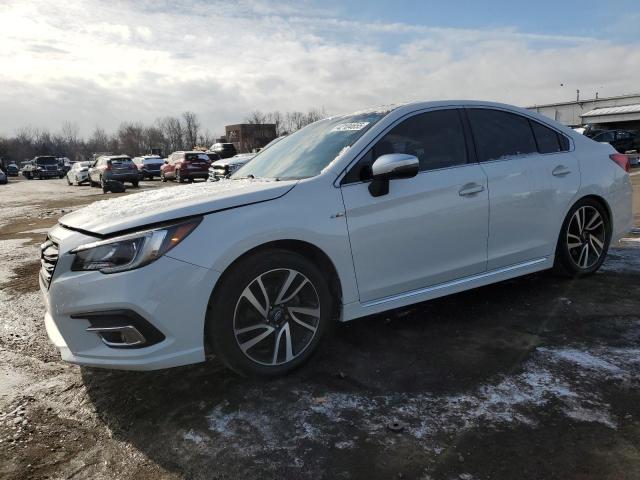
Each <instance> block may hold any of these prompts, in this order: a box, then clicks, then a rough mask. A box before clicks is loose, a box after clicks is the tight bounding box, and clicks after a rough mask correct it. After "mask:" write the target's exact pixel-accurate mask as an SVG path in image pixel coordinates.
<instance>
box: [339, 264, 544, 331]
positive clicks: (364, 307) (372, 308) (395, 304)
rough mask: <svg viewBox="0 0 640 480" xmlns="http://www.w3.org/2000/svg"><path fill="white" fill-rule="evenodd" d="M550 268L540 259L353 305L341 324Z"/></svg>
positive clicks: (346, 310) (345, 310)
mask: <svg viewBox="0 0 640 480" xmlns="http://www.w3.org/2000/svg"><path fill="white" fill-rule="evenodd" d="M552 266H553V256H550V257H541V258H536V259H533V260H529V261H527V262H522V263H517V264H515V265H509V266H508V267H502V268H499V269H496V270H491V271H489V272H484V273H480V274H477V275H471V276H469V277H464V278H459V279H457V280H452V281H450V282H445V283H440V284H438V285H432V286H430V287H426V288H420V289H418V290H412V291H409V292H403V293H399V294H397V295H392V296H390V297H384V298H380V299H376V300H371V301H369V302H365V303H360V302H353V303H349V304H346V305H344V306H343V311H342V318H341V320H342V321H347V320H353V319H355V318H360V317H364V316H366V315H372V314H375V313H380V312H384V311H385V310H393V309H394V308H400V307H405V306H407V305H411V304H414V303H419V302H424V301H426V300H431V299H434V298H438V297H443V296H445V295H450V294H453V293H458V292H462V291H464V290H470V289H472V288H476V287H481V286H484V285H489V284H491V283H496V282H501V281H503V280H508V279H510V278H514V277H519V276H522V275H527V274H529V273H534V272H539V271H541V270H546V269H548V268H551V267H552Z"/></svg>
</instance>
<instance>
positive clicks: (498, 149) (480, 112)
mask: <svg viewBox="0 0 640 480" xmlns="http://www.w3.org/2000/svg"><path fill="white" fill-rule="evenodd" d="M468 114H469V121H470V122H471V130H472V131H473V138H474V140H475V142H476V149H477V152H478V160H479V161H481V162H487V161H490V160H499V159H502V158H506V157H511V156H516V155H526V154H528V153H534V152H536V151H537V148H536V142H535V140H534V138H533V131H532V130H531V127H530V126H529V120H527V119H526V118H525V117H521V116H520V115H516V114H514V113H509V112H503V111H500V110H491V109H485V108H470V109H468Z"/></svg>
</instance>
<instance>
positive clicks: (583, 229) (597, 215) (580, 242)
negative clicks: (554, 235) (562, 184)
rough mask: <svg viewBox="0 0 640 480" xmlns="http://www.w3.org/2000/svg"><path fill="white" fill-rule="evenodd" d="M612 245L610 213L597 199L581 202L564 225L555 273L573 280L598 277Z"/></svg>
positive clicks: (558, 247) (573, 209)
mask: <svg viewBox="0 0 640 480" xmlns="http://www.w3.org/2000/svg"><path fill="white" fill-rule="evenodd" d="M610 241H611V224H610V221H609V215H608V212H607V211H606V210H605V208H604V207H603V206H602V204H601V203H600V202H598V201H596V200H594V199H591V198H586V199H583V200H580V201H579V202H578V203H576V204H575V205H574V206H573V207H572V208H571V210H570V211H569V213H568V214H567V217H566V218H565V221H564V223H563V224H562V229H561V230H560V238H559V239H558V245H557V247H556V259H555V264H554V270H555V271H556V272H558V273H560V274H562V275H565V276H569V277H583V276H586V275H591V274H592V273H595V272H596V271H597V270H598V269H599V268H600V266H601V265H602V262H604V259H605V257H606V255H607V250H608V249H609V242H610Z"/></svg>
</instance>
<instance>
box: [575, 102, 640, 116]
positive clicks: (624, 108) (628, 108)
mask: <svg viewBox="0 0 640 480" xmlns="http://www.w3.org/2000/svg"><path fill="white" fill-rule="evenodd" d="M623 113H640V103H636V104H633V105H621V106H619V107H601V108H594V109H593V110H589V111H588V112H587V113H583V114H582V115H580V116H581V117H583V118H584V117H596V116H598V117H599V116H601V115H620V114H623Z"/></svg>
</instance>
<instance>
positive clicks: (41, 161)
mask: <svg viewBox="0 0 640 480" xmlns="http://www.w3.org/2000/svg"><path fill="white" fill-rule="evenodd" d="M36 163H37V164H38V165H57V164H58V160H57V159H56V158H55V157H42V158H36Z"/></svg>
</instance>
